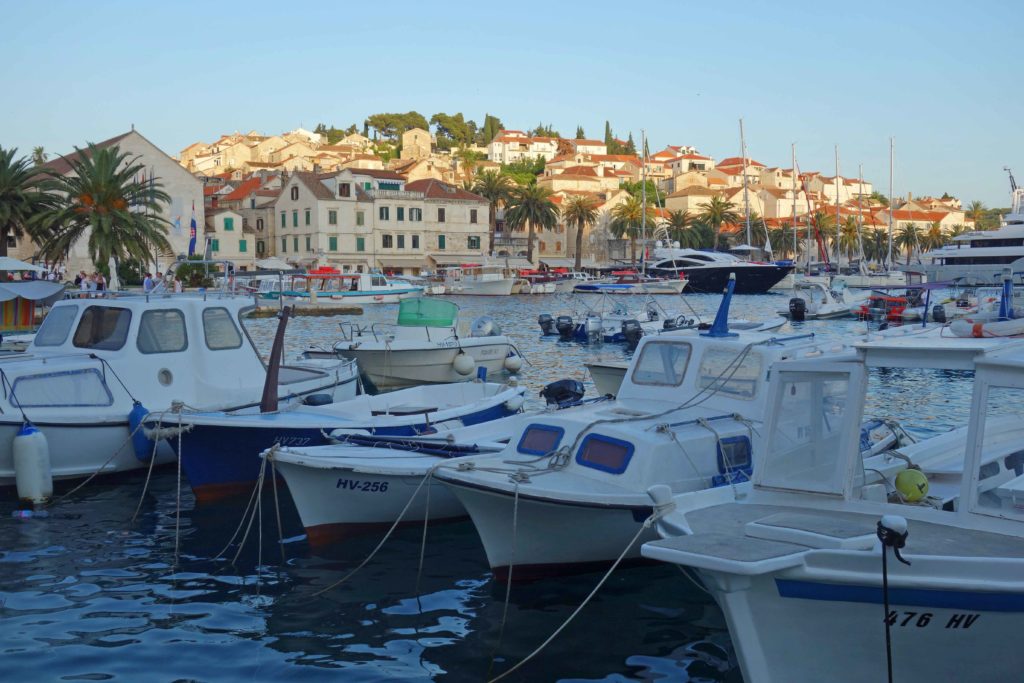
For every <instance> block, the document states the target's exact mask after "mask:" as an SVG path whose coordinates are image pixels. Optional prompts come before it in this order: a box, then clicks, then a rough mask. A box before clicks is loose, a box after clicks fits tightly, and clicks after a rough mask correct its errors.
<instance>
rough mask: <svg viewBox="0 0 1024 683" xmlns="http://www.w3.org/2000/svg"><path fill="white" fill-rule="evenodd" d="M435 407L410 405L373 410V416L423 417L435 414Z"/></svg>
mask: <svg viewBox="0 0 1024 683" xmlns="http://www.w3.org/2000/svg"><path fill="white" fill-rule="evenodd" d="M436 412H437V406H417V405H412V404H405V405H397V406H390V407H389V408H388V409H387V410H374V411H372V414H373V415H423V414H426V413H436Z"/></svg>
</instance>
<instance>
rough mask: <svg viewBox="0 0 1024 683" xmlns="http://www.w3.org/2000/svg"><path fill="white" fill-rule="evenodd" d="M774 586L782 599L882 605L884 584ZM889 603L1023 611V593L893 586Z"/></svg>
mask: <svg viewBox="0 0 1024 683" xmlns="http://www.w3.org/2000/svg"><path fill="white" fill-rule="evenodd" d="M775 586H776V588H778V591H779V596H780V597H783V598H800V599H802V600H825V601H827V602H863V603H872V604H877V605H881V604H882V587H881V586H851V585H846V584H837V583H814V582H810V581H791V580H785V579H776V580H775ZM889 604H891V605H909V606H914V607H933V608H936V609H962V610H973V611H977V612H1024V593H982V592H978V591H948V590H932V589H926V588H894V587H892V586H890V587H889Z"/></svg>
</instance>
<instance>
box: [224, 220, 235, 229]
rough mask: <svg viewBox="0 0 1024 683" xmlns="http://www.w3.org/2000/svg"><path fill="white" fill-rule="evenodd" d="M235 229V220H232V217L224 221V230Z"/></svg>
mask: <svg viewBox="0 0 1024 683" xmlns="http://www.w3.org/2000/svg"><path fill="white" fill-rule="evenodd" d="M234 229H235V219H234V218H231V217H228V218H225V219H224V230H234Z"/></svg>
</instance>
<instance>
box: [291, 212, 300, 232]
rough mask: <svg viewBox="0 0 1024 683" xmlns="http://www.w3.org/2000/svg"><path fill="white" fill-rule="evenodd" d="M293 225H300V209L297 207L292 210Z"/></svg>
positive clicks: (295, 226)
mask: <svg viewBox="0 0 1024 683" xmlns="http://www.w3.org/2000/svg"><path fill="white" fill-rule="evenodd" d="M292 227H293V228H297V227H299V210H298V209H295V210H294V211H292Z"/></svg>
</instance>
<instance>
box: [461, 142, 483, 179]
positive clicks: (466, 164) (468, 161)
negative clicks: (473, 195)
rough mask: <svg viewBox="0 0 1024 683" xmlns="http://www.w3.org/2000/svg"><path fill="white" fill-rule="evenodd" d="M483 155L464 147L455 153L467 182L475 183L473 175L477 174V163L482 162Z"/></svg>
mask: <svg viewBox="0 0 1024 683" xmlns="http://www.w3.org/2000/svg"><path fill="white" fill-rule="evenodd" d="M480 157H481V154H480V153H479V152H475V151H473V150H471V149H470V148H469V147H466V146H465V145H463V146H462V147H460V148H459V149H458V150H457V151H456V152H455V158H456V159H458V161H459V168H460V169H462V174H463V176H464V177H465V179H466V182H469V183H471V182H473V175H474V174H475V173H476V162H478V161H480Z"/></svg>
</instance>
